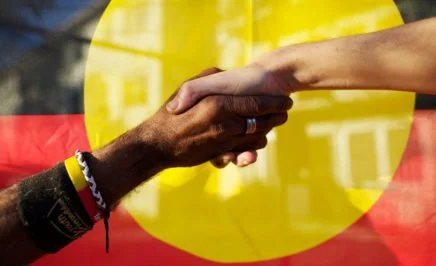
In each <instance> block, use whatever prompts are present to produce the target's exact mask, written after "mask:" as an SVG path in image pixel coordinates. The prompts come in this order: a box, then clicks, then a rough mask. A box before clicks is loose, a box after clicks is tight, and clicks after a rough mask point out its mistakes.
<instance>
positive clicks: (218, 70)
mask: <svg viewBox="0 0 436 266" xmlns="http://www.w3.org/2000/svg"><path fill="white" fill-rule="evenodd" d="M206 71H207V72H208V73H218V72H221V71H222V70H221V69H219V68H218V67H210V68H208V69H206Z"/></svg>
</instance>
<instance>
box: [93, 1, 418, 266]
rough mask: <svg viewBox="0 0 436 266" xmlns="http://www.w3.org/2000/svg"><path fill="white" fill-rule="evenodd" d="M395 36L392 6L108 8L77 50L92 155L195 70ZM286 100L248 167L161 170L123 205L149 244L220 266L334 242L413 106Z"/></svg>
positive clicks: (397, 153)
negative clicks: (82, 54) (308, 45)
mask: <svg viewBox="0 0 436 266" xmlns="http://www.w3.org/2000/svg"><path fill="white" fill-rule="evenodd" d="M399 24H402V20H401V17H400V15H399V12H398V10H397V8H396V6H395V4H394V3H393V1H391V0H366V1H349V0H288V1H272V0H271V1H267V0H264V1H250V0H234V1H229V0H208V1H195V3H194V2H193V1H191V0H167V1H156V0H142V1H139V0H135V1H133V0H131V1H126V0H113V1H112V2H111V3H110V5H109V7H108V8H107V10H106V12H105V14H104V15H103V17H102V18H101V20H100V23H99V24H98V27H97V29H96V32H95V35H94V39H93V43H92V45H91V48H90V50H89V57H88V64H87V69H86V81H85V117H86V125H87V131H88V136H89V140H90V143H91V145H92V147H93V148H97V147H99V146H101V145H103V144H105V143H108V142H109V141H110V140H112V139H114V138H115V137H117V136H118V135H120V134H121V133H123V132H124V131H126V130H128V129H129V128H132V127H134V126H135V125H137V124H138V123H140V122H141V121H143V120H144V119H146V118H147V117H148V116H150V115H152V114H153V112H154V111H155V110H156V109H157V108H158V107H159V106H160V105H161V103H163V101H164V100H165V99H166V98H167V97H168V96H169V95H170V94H171V93H172V92H173V91H174V90H175V89H176V88H177V87H178V86H179V84H181V83H182V82H183V80H185V79H188V78H189V77H191V76H193V75H194V74H196V73H198V72H200V70H202V69H204V68H207V67H211V66H219V67H221V68H225V69H229V68H234V67H238V66H242V65H244V64H246V63H248V62H250V61H251V60H252V59H253V58H254V57H256V56H258V55H260V54H263V53H265V52H267V51H270V50H272V49H274V48H277V47H280V46H283V45H286V44H292V43H301V42H307V41H315V40H322V39H329V38H333V37H338V36H344V35H351V34H358V33H364V32H371V31H376V30H381V29H385V28H389V27H392V26H396V25H399ZM320 60H323V58H320ZM344 60H346V58H344ZM294 100H295V108H294V110H292V111H291V112H290V118H289V122H288V123H287V124H286V125H285V126H283V127H281V128H279V129H277V130H275V131H274V132H273V133H272V134H270V135H269V142H270V144H269V146H268V148H267V149H266V150H264V151H262V152H261V153H260V157H259V162H258V163H257V164H256V165H253V166H250V167H248V168H245V169H237V168H235V167H229V168H227V169H225V170H222V171H218V170H216V169H214V168H212V167H211V166H210V165H207V164H205V165H202V166H198V167H195V168H190V169H172V170H167V171H165V172H163V173H161V174H159V176H158V177H157V178H155V179H153V180H152V181H150V182H148V183H146V184H145V185H143V186H142V187H141V188H139V189H138V190H137V191H135V192H134V193H132V194H131V195H129V196H128V197H127V198H126V199H125V200H124V206H125V207H126V208H127V209H128V211H129V212H130V213H131V215H132V216H133V217H134V219H135V220H136V221H137V222H138V223H139V224H140V225H141V226H142V227H143V228H144V230H146V231H147V232H149V233H150V234H152V235H153V236H155V237H156V238H158V239H160V240H162V241H165V242H167V243H169V244H171V245H174V246H176V247H178V248H180V249H182V250H185V251H187V252H190V253H192V254H195V255H197V256H200V257H203V258H206V259H209V260H213V261H219V262H249V261H259V260H267V259H272V258H277V257H281V256H286V255H290V254H294V253H297V252H301V251H304V250H307V249H309V248H312V247H314V246H316V245H318V244H320V243H322V242H324V241H325V240H327V239H330V238H332V237H334V236H335V235H337V234H339V233H340V232H341V231H343V230H344V229H345V228H347V227H348V226H350V225H351V224H352V223H353V222H355V221H356V220H357V219H358V218H359V217H361V216H362V215H363V214H364V213H365V212H367V211H368V210H369V209H370V207H371V206H373V204H374V203H375V201H376V200H377V199H378V198H379V196H380V194H381V193H382V192H383V191H384V189H385V188H386V186H387V184H388V183H389V182H390V180H391V178H392V175H393V173H394V171H395V169H396V167H397V165H398V163H399V161H400V158H401V155H402V153H403V150H404V148H405V144H406V142H407V139H408V133H409V130H410V122H411V119H410V118H411V115H412V111H413V106H414V95H413V94H409V93H400V92H388V91H381V92H374V91H354V92H349V91H342V92H339V91H329V92H326V91H324V92H307V93H298V94H295V95H294ZM152 159H153V158H150V160H152Z"/></svg>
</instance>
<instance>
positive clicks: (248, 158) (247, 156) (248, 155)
mask: <svg viewBox="0 0 436 266" xmlns="http://www.w3.org/2000/svg"><path fill="white" fill-rule="evenodd" d="M256 161H257V151H245V152H242V153H240V154H238V156H237V157H236V159H235V160H234V161H233V163H234V164H235V165H236V166H239V167H245V166H247V165H250V164H253V163H255V162H256Z"/></svg>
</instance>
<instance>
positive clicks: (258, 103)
mask: <svg viewBox="0 0 436 266" xmlns="http://www.w3.org/2000/svg"><path fill="white" fill-rule="evenodd" d="M225 97H226V98H225V99H224V103H225V104H224V107H225V108H226V109H227V111H229V112H233V113H235V114H237V115H240V116H245V117H255V116H262V115H267V114H277V113H283V112H287V111H288V110H289V109H291V107H292V104H293V102H292V100H291V98H289V97H286V96H245V97H244V96H225Z"/></svg>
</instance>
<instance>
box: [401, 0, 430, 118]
mask: <svg viewBox="0 0 436 266" xmlns="http://www.w3.org/2000/svg"><path fill="white" fill-rule="evenodd" d="M395 2H396V4H397V6H398V9H399V10H400V13H401V16H402V17H403V20H404V21H405V22H406V23H409V22H413V21H417V20H421V19H425V18H430V17H434V16H436V1H435V0H396V1H395ZM435 89H436V84H435ZM415 109H436V95H425V94H417V95H416V103H415Z"/></svg>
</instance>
